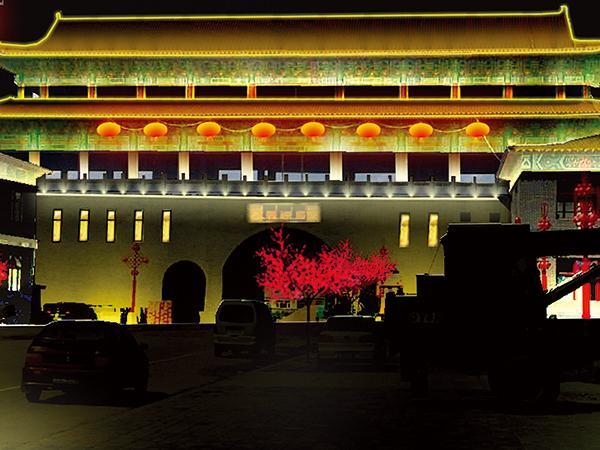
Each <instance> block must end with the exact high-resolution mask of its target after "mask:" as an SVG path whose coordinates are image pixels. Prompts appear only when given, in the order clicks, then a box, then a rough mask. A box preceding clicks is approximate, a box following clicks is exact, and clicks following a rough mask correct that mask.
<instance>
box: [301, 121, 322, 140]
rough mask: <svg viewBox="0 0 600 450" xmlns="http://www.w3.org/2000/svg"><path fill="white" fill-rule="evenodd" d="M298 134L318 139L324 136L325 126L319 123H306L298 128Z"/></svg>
mask: <svg viewBox="0 0 600 450" xmlns="http://www.w3.org/2000/svg"><path fill="white" fill-rule="evenodd" d="M300 132H301V133H302V134H303V135H304V136H306V137H310V138H313V137H319V136H323V135H324V134H325V126H324V125H323V124H322V123H319V122H307V123H305V124H304V125H302V127H300Z"/></svg>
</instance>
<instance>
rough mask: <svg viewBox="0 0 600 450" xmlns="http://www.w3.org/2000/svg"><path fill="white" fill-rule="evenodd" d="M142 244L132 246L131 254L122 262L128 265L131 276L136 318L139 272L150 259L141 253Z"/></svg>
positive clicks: (132, 302) (132, 305) (132, 307)
mask: <svg viewBox="0 0 600 450" xmlns="http://www.w3.org/2000/svg"><path fill="white" fill-rule="evenodd" d="M140 247H141V246H140V244H139V243H137V242H136V243H135V244H133V245H132V246H131V254H130V255H129V256H125V257H123V259H122V261H123V262H124V263H125V264H127V266H128V267H129V269H130V270H131V271H130V274H131V311H130V312H132V313H133V316H134V317H135V300H136V294H137V276H138V275H139V274H140V271H139V270H138V269H139V267H140V266H141V265H142V264H148V263H149V262H150V259H149V258H148V257H146V256H143V255H142V254H141V252H140Z"/></svg>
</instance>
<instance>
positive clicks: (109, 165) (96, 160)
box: [88, 151, 127, 180]
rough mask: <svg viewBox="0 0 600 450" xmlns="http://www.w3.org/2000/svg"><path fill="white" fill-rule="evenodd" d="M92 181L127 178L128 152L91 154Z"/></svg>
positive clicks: (90, 170)
mask: <svg viewBox="0 0 600 450" xmlns="http://www.w3.org/2000/svg"><path fill="white" fill-rule="evenodd" d="M88 154H89V175H88V178H89V179H90V180H102V179H105V178H107V179H112V180H120V179H123V178H127V152H118V151H114V152H101V151H100V152H99V151H95V152H89V153H88Z"/></svg>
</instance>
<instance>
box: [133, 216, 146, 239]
mask: <svg viewBox="0 0 600 450" xmlns="http://www.w3.org/2000/svg"><path fill="white" fill-rule="evenodd" d="M143 238H144V211H143V210H141V209H137V210H136V211H135V212H134V216H133V240H134V241H135V242H142V240H143Z"/></svg>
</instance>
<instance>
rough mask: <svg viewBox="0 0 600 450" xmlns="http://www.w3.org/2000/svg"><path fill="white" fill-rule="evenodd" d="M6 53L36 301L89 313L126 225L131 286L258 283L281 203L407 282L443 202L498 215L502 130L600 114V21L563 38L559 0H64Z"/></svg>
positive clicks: (458, 210)
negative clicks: (382, 256) (220, 12)
mask: <svg viewBox="0 0 600 450" xmlns="http://www.w3.org/2000/svg"><path fill="white" fill-rule="evenodd" d="M0 64H2V66H3V67H5V68H6V69H7V70H9V71H11V72H13V73H14V74H15V82H16V83H17V85H18V93H19V95H18V98H14V99H7V100H5V101H3V102H2V103H1V104H0V151H3V152H8V153H10V154H12V155H15V156H17V157H20V158H22V159H28V160H29V161H30V162H32V163H35V164H39V165H41V166H43V167H46V168H48V169H50V170H52V173H51V174H50V175H48V176H46V179H44V180H42V181H40V183H39V189H40V194H39V195H38V234H39V239H40V249H39V257H38V261H37V279H38V282H39V283H42V284H45V285H47V290H46V292H45V294H44V295H45V297H44V300H45V301H47V302H51V301H60V300H63V301H68V300H71V301H83V302H86V303H89V304H94V305H105V306H104V308H101V307H99V308H98V313H99V316H100V317H103V315H104V317H109V316H110V314H116V315H118V309H119V308H121V307H126V306H127V305H128V304H129V303H130V289H131V280H130V275H129V272H128V270H127V268H126V267H125V266H124V265H123V264H122V262H121V259H122V257H123V256H126V255H127V254H128V252H129V247H130V246H131V244H132V242H135V241H137V242H141V243H142V251H143V252H144V254H146V255H147V256H148V258H149V263H148V264H147V265H146V266H145V267H142V268H141V269H140V276H139V280H138V304H139V305H141V306H146V305H149V304H150V303H151V302H157V301H160V300H161V299H168V300H173V305H174V311H176V310H177V308H179V309H180V311H183V310H185V311H187V312H186V313H185V314H187V316H186V315H185V314H183V313H181V315H180V317H184V316H185V317H188V319H189V320H194V319H195V317H190V315H191V316H196V317H197V312H198V311H204V313H203V317H204V318H203V321H204V320H206V321H211V320H213V316H214V312H215V310H216V307H217V305H218V302H219V301H220V299H221V298H222V297H253V296H256V295H259V293H257V292H256V287H254V288H252V287H251V286H250V285H251V284H252V281H253V280H252V277H253V272H252V270H251V269H249V270H244V268H247V267H249V266H250V265H252V264H253V260H252V258H251V254H252V251H253V250H252V245H251V244H252V243H253V242H255V241H256V236H257V233H264V232H265V230H267V229H268V228H269V227H270V226H272V224H273V223H289V227H290V228H293V229H295V230H298V232H302V233H305V235H307V236H312V238H314V239H316V240H320V241H324V242H328V243H335V242H336V241H338V240H340V239H345V238H350V239H351V240H352V241H353V243H354V244H355V247H356V248H357V249H358V250H361V251H364V252H369V251H372V250H373V249H375V248H378V247H380V246H382V245H385V246H386V247H387V248H389V249H390V251H391V257H392V259H394V260H396V261H397V262H398V268H399V272H400V273H399V274H398V275H396V276H395V277H394V279H393V280H391V281H390V282H391V283H402V284H403V285H404V288H405V291H407V292H414V290H415V274H416V273H421V272H426V271H432V272H436V271H438V272H439V271H441V270H442V258H441V255H438V253H439V252H438V245H437V243H438V242H437V241H438V237H439V236H441V235H442V234H443V233H444V231H445V228H446V226H447V224H448V223H450V222H469V221H471V222H490V221H491V222H509V221H511V219H512V217H511V204H510V198H511V197H510V189H511V188H512V187H513V186H516V185H517V184H518V180H517V178H515V179H512V178H510V177H508V179H510V180H511V182H510V183H509V182H504V181H499V180H497V178H496V173H497V171H498V169H499V167H500V160H501V159H502V155H503V152H504V149H506V148H507V147H509V146H511V145H517V146H518V145H533V144H538V145H539V144H544V143H551V142H564V141H568V140H572V139H577V138H582V137H585V136H589V135H593V134H595V133H597V130H598V128H599V124H600V119H599V113H600V106H599V104H598V102H597V101H596V100H594V99H593V98H592V90H593V89H594V88H595V87H597V86H598V85H599V84H600V41H595V40H579V39H575V38H574V37H573V33H572V30H571V26H570V22H569V18H568V12H567V10H566V8H565V7H563V8H562V9H561V10H560V11H557V12H549V13H535V14H534V13H519V14H495V15H490V14H470V15H464V14H463V15H456V14H447V15H402V14H388V15H325V16H311V15H306V16H233V17H232V16H223V17H219V16H206V17H116V18H115V17H62V16H61V15H60V14H57V16H56V20H55V22H54V23H53V24H52V26H51V28H50V29H49V30H48V32H47V34H46V35H45V36H44V37H43V38H42V39H40V40H39V41H37V42H33V43H30V44H9V43H2V44H0ZM107 122H109V124H106V123H107ZM307 124H308V125H307ZM101 125H102V126H101ZM99 126H101V127H99ZM511 170H512V169H511ZM512 208H513V210H514V205H513V206H512ZM58 223H60V226H59V225H57V224H58ZM57 227H58V228H60V231H59V232H58V231H57ZM256 242H257V241H256ZM249 255H250V256H249ZM246 272H248V273H246ZM244 277H245V280H244ZM190 280H195V281H194V282H193V283H192V282H191V281H190ZM190 283H191V284H190ZM186 292H187V293H186ZM190 292H193V293H192V294H190ZM106 305H110V306H106ZM175 315H177V314H175ZM111 317H112V316H111ZM188 319H186V320H188Z"/></svg>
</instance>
